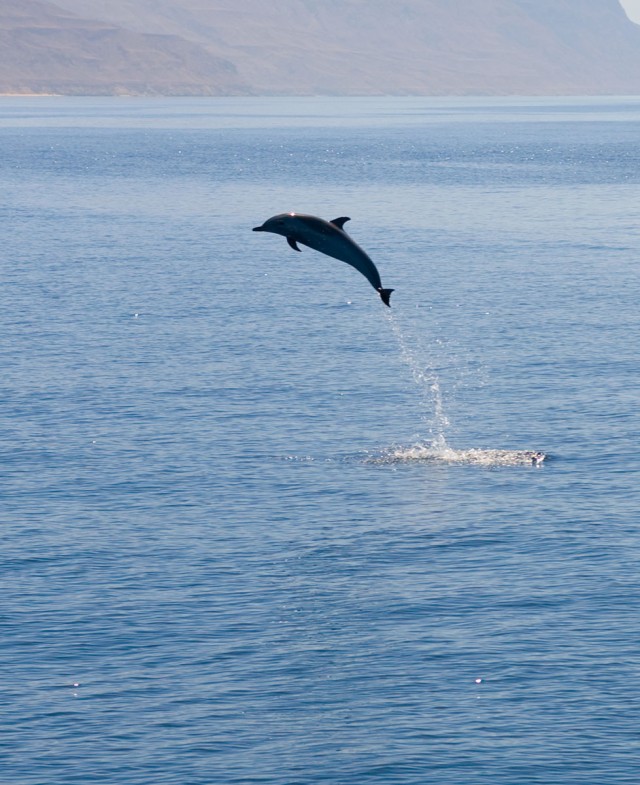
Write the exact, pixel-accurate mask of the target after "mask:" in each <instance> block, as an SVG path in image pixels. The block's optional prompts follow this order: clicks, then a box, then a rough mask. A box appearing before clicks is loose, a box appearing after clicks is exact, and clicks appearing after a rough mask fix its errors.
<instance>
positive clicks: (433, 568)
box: [0, 97, 640, 785]
mask: <svg viewBox="0 0 640 785" xmlns="http://www.w3.org/2000/svg"><path fill="white" fill-rule="evenodd" d="M0 183H1V185H2V187H1V189H0V221H1V226H2V234H1V237H2V242H1V246H0V266H1V279H0V281H1V283H0V533H1V537H2V545H1V548H0V558H1V566H0V583H1V586H2V595H1V597H2V599H1V604H0V608H1V609H2V614H1V616H2V628H1V637H0V677H1V679H0V771H1V772H2V780H3V782H6V783H7V785H89V784H91V785H93V784H94V783H96V784H97V783H103V784H104V785H250V784H251V785H253V784H254V783H255V784H256V785H258V784H259V785H319V784H320V783H323V784H325V783H326V785H427V784H428V785H533V784H534V783H535V784H536V785H578V784H579V785H637V783H638V782H640V445H639V442H638V439H639V436H640V384H639V383H640V364H639V362H638V355H639V350H640V325H639V303H640V276H639V252H640V98H609V99H606V98H599V99H589V98H584V99H583V98H581V99H575V98H573V99H561V98H558V99H524V98H522V99H504V100H500V99H491V100H490V99H455V100H454V99H418V98H406V99H404V98H396V99H388V98H368V99H351V98H350V99H331V98H318V99H302V98H299V99H278V98H260V99H245V98H234V99H171V100H165V99H162V100H155V99H147V100H143V99H132V98H120V99H66V98H39V99H32V98H8V97H7V98H2V99H0ZM285 211H297V212H304V213H312V214H316V215H319V216H322V217H324V218H326V219H332V218H335V217H338V216H349V217H350V218H351V222H350V223H348V224H347V225H346V227H345V228H346V229H347V231H349V232H350V234H351V235H352V237H353V238H354V239H355V240H356V241H357V242H358V243H359V244H360V245H361V246H362V247H363V248H365V249H366V250H367V252H368V253H369V254H370V255H371V257H372V258H373V260H374V261H375V262H376V264H377V266H378V269H379V270H380V274H381V276H382V281H383V285H384V286H385V287H388V288H394V289H395V291H394V293H393V295H392V297H391V306H392V307H391V308H390V309H387V308H386V307H385V306H384V305H383V304H382V302H381V301H380V299H379V297H378V295H377V294H376V292H375V291H374V290H373V289H372V288H371V286H370V285H369V283H368V282H367V281H366V279H365V278H364V277H362V276H361V275H360V274H359V273H358V272H357V271H355V270H354V269H352V268H350V267H349V266H347V265H345V264H343V263H342V262H339V261H336V260H334V259H330V258H328V257H324V256H322V255H320V254H318V253H316V252H314V251H312V250H310V249H308V248H304V249H303V251H302V253H294V252H293V251H292V250H291V249H290V248H289V247H288V245H287V243H286V241H285V239H284V238H282V237H278V236H275V235H270V234H258V233H252V231H251V229H252V227H254V226H257V225H259V224H261V223H262V222H263V221H264V220H265V219H267V218H268V217H270V216H271V215H274V214H276V213H280V212H285ZM538 452H540V453H543V454H544V456H545V458H544V460H532V459H531V454H532V453H538Z"/></svg>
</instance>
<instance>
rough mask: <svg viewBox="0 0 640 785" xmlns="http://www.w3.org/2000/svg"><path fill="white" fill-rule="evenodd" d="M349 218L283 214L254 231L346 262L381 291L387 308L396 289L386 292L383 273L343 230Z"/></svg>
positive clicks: (270, 219)
mask: <svg viewBox="0 0 640 785" xmlns="http://www.w3.org/2000/svg"><path fill="white" fill-rule="evenodd" d="M349 220H350V219H349V218H334V219H333V221H324V220H323V219H322V218H316V216H314V215H302V214H301V213H281V214H280V215H274V216H273V218H269V219H268V220H266V221H265V222H264V223H263V224H262V226H256V227H255V229H254V230H253V231H254V232H272V233H273V234H281V235H282V236H283V237H286V238H287V242H288V243H289V245H290V246H291V247H292V248H293V250H294V251H299V250H300V249H299V248H298V245H297V244H298V243H301V244H302V245H308V246H309V248H313V249H315V250H316V251H320V253H324V254H326V255H327V256H332V257H333V258H334V259H339V260H340V261H341V262H346V263H347V264H350V265H351V266H352V267H355V268H356V270H358V272H361V273H362V274H363V275H364V277H365V278H366V279H367V281H369V283H370V284H371V286H373V288H374V289H375V290H376V291H377V292H378V294H379V295H380V297H381V298H382V302H383V303H384V304H385V305H389V297H390V296H391V292H392V291H393V289H383V288H382V281H381V280H380V274H379V273H378V270H377V269H376V266H375V264H374V263H373V262H372V261H371V259H370V258H369V257H368V256H367V254H366V253H365V252H364V251H363V250H362V248H360V246H359V245H358V244H357V243H355V242H354V241H353V240H352V239H351V238H350V237H349V235H348V234H347V233H346V232H345V231H344V229H343V228H342V227H343V226H344V224H345V223H346V222H347V221H349Z"/></svg>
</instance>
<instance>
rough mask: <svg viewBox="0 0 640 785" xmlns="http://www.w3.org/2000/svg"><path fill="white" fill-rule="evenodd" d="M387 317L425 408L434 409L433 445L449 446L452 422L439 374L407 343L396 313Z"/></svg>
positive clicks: (387, 314)
mask: <svg viewBox="0 0 640 785" xmlns="http://www.w3.org/2000/svg"><path fill="white" fill-rule="evenodd" d="M386 317H387V320H388V322H389V324H390V325H391V330H392V332H393V334H394V336H395V339H396V341H397V342H398V346H399V347H400V356H401V358H402V360H403V361H404V362H405V363H406V364H407V365H408V366H409V368H410V370H411V375H412V376H413V380H414V381H415V383H416V384H417V385H418V387H419V388H420V390H421V392H422V397H423V401H424V406H425V409H427V410H428V409H430V408H431V409H432V410H433V416H432V417H431V418H430V422H431V425H430V428H429V430H430V433H431V436H432V445H433V446H434V447H436V448H440V449H444V448H446V447H447V439H446V430H447V428H448V427H449V426H450V424H451V423H450V422H449V418H448V417H447V415H446V413H445V410H444V402H443V397H442V388H441V386H440V379H439V377H438V374H437V373H436V371H435V369H434V368H433V367H432V366H431V365H427V366H424V365H423V364H422V363H421V362H420V360H419V358H418V356H417V354H416V352H415V351H414V350H413V349H411V348H410V347H409V345H408V344H407V341H406V338H405V336H404V333H403V332H402V330H401V329H400V325H399V324H398V322H397V321H396V319H395V318H394V315H393V314H392V313H391V312H387V313H386Z"/></svg>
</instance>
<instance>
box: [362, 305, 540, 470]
mask: <svg viewBox="0 0 640 785" xmlns="http://www.w3.org/2000/svg"><path fill="white" fill-rule="evenodd" d="M386 317H387V320H388V322H389V324H390V326H391V330H392V332H393V334H394V336H395V338H396V341H397V342H398V346H399V347H400V356H401V358H402V360H403V361H404V362H405V363H406V364H407V365H408V366H409V368H410V369H411V375H412V376H413V379H414V381H415V383H416V384H417V385H418V387H419V389H420V390H421V392H422V397H423V401H424V406H425V409H426V410H428V411H431V412H432V415H431V416H430V417H429V419H428V420H427V421H428V422H429V423H430V427H429V430H430V435H431V440H430V442H429V443H428V444H421V443H418V444H414V445H412V446H410V447H393V448H391V449H388V450H385V451H383V452H381V453H380V454H378V455H376V456H371V457H370V458H368V459H367V463H377V464H390V463H410V462H414V461H423V462H430V463H441V464H474V465H477V466H487V467H493V466H541V465H542V463H543V461H544V460H545V459H546V458H547V456H546V454H545V453H543V452H539V451H536V450H494V449H480V448H471V449H463V450H458V449H454V448H453V447H451V446H450V445H449V443H448V442H447V437H446V432H447V429H448V428H449V426H450V422H449V418H448V417H447V414H446V412H445V410H444V401H443V395H442V388H441V386H440V379H439V377H438V374H437V373H436V370H435V368H433V366H432V365H426V366H425V365H424V363H423V362H421V360H420V358H419V356H418V354H417V353H416V352H415V351H414V350H413V349H411V348H410V346H409V345H408V343H407V340H406V338H405V336H404V333H403V332H402V330H401V328H400V326H399V324H398V322H397V321H396V319H395V318H394V315H393V314H391V313H390V312H387V314H386ZM425 419H426V418H425Z"/></svg>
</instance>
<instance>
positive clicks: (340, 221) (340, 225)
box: [329, 217, 351, 229]
mask: <svg viewBox="0 0 640 785" xmlns="http://www.w3.org/2000/svg"><path fill="white" fill-rule="evenodd" d="M350 220H351V218H345V217H342V218H334V219H333V221H329V223H332V224H333V225H334V226H337V227H338V229H342V228H343V227H344V225H345V224H346V222H347V221H350Z"/></svg>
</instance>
